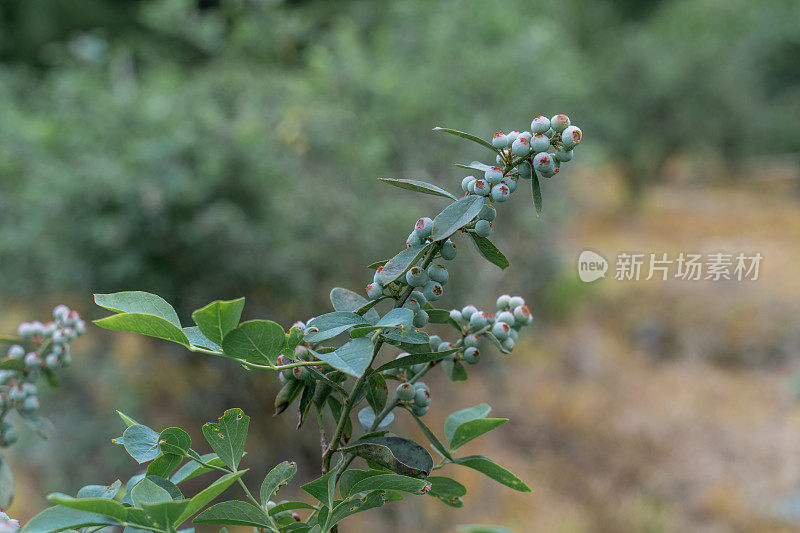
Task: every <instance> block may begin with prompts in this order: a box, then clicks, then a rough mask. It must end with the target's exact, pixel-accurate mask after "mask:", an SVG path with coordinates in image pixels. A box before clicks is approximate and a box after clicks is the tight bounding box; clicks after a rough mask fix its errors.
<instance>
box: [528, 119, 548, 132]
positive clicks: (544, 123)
mask: <svg viewBox="0 0 800 533" xmlns="http://www.w3.org/2000/svg"><path fill="white" fill-rule="evenodd" d="M549 129H550V119H549V118H547V117H545V116H542V115H539V116H538V117H536V118H535V119H533V121H531V131H532V132H533V133H544V132H546V131H547V130H549Z"/></svg>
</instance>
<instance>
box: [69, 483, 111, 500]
mask: <svg viewBox="0 0 800 533" xmlns="http://www.w3.org/2000/svg"><path fill="white" fill-rule="evenodd" d="M121 488H122V482H121V481H120V480H116V481H115V482H114V483H112V484H111V485H86V486H85V487H82V488H81V489H80V490H79V491H78V498H107V499H113V498H114V497H115V496H116V495H117V494H119V491H120V489H121Z"/></svg>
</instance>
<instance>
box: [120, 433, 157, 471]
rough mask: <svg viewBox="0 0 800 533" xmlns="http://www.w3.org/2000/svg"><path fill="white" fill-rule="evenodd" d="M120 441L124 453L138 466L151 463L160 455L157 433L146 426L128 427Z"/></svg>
mask: <svg viewBox="0 0 800 533" xmlns="http://www.w3.org/2000/svg"><path fill="white" fill-rule="evenodd" d="M122 439H123V443H124V445H125V451H127V452H128V453H129V454H130V456H131V457H133V458H134V459H135V460H136V462H137V463H139V464H142V463H146V462H148V461H152V460H153V459H155V458H156V457H158V456H159V455H160V454H161V450H160V449H159V447H158V433H156V432H155V431H153V430H152V429H150V428H149V427H147V426H142V425H136V426H130V427H129V428H127V429H126V430H125V433H123V434H122Z"/></svg>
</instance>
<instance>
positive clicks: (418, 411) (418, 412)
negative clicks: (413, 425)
mask: <svg viewBox="0 0 800 533" xmlns="http://www.w3.org/2000/svg"><path fill="white" fill-rule="evenodd" d="M411 412H412V413H414V416H425V413H427V412H428V406H427V405H426V406H425V407H420V406H418V405H412V406H411Z"/></svg>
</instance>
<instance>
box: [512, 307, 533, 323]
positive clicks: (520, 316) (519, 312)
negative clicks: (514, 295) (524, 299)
mask: <svg viewBox="0 0 800 533" xmlns="http://www.w3.org/2000/svg"><path fill="white" fill-rule="evenodd" d="M514 318H515V319H516V321H517V322H518V323H520V324H530V322H528V321H529V320H531V319H532V318H533V316H532V315H531V311H530V309H528V306H527V305H520V306H517V307H515V308H514Z"/></svg>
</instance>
